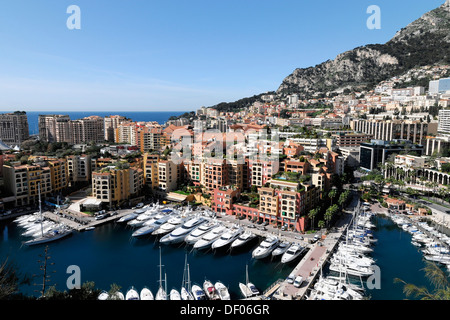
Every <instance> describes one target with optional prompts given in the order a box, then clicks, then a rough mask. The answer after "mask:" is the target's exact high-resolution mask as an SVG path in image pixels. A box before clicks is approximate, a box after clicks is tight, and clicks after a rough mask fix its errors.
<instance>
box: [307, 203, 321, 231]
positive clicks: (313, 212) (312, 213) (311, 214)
mask: <svg viewBox="0 0 450 320" xmlns="http://www.w3.org/2000/svg"><path fill="white" fill-rule="evenodd" d="M319 211H320V210H319V208H314V209H311V210H309V213H308V218H310V219H311V220H312V224H311V229H312V230H314V218H315V217H316V216H317V215H318V214H319Z"/></svg>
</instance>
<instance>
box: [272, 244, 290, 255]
mask: <svg viewBox="0 0 450 320" xmlns="http://www.w3.org/2000/svg"><path fill="white" fill-rule="evenodd" d="M290 246H291V243H290V242H289V241H283V242H280V243H279V244H278V246H277V247H276V248H275V250H273V251H272V257H274V258H275V257H278V256H282V255H283V254H284V253H285V252H286V251H287V249H289V247H290Z"/></svg>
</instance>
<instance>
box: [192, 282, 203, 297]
mask: <svg viewBox="0 0 450 320" xmlns="http://www.w3.org/2000/svg"><path fill="white" fill-rule="evenodd" d="M192 295H193V296H194V300H206V295H205V291H203V289H202V288H201V287H200V286H199V285H198V284H194V285H192Z"/></svg>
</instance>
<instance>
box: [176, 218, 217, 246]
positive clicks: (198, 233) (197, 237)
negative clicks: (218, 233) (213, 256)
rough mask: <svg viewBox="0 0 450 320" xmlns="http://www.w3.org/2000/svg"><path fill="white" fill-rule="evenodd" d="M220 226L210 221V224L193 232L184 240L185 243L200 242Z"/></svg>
mask: <svg viewBox="0 0 450 320" xmlns="http://www.w3.org/2000/svg"><path fill="white" fill-rule="evenodd" d="M218 225H219V224H218V222H216V221H214V220H213V221H210V222H208V223H205V224H202V225H201V226H199V227H198V228H197V229H195V230H194V231H192V232H191V233H190V234H188V235H187V236H186V238H184V242H186V243H187V244H194V243H195V242H197V241H198V240H200V239H201V238H202V237H203V236H204V235H205V234H206V233H208V232H209V231H211V230H212V229H214V228H215V227H217V226H218Z"/></svg>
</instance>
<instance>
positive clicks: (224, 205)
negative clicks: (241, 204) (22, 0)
mask: <svg viewBox="0 0 450 320" xmlns="http://www.w3.org/2000/svg"><path fill="white" fill-rule="evenodd" d="M213 194H214V196H213V201H212V209H213V210H214V211H215V212H218V213H225V214H229V215H231V214H233V204H234V202H235V201H236V199H237V198H239V195H240V190H239V189H238V188H234V187H229V186H227V187H221V188H216V189H214V193H213Z"/></svg>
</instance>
